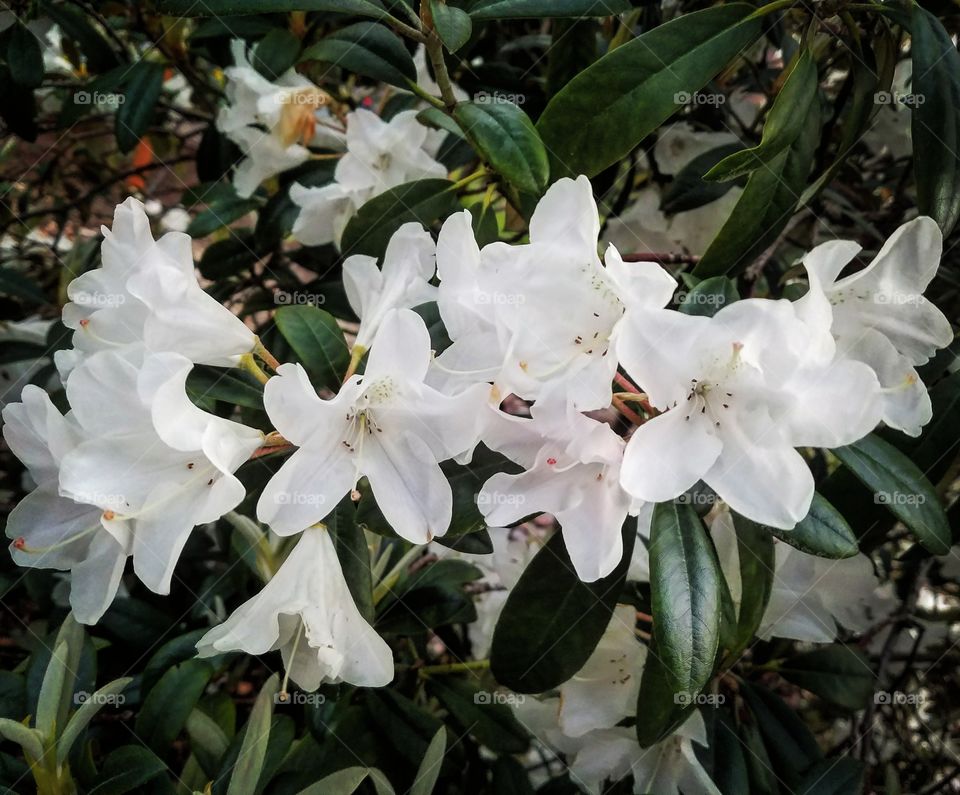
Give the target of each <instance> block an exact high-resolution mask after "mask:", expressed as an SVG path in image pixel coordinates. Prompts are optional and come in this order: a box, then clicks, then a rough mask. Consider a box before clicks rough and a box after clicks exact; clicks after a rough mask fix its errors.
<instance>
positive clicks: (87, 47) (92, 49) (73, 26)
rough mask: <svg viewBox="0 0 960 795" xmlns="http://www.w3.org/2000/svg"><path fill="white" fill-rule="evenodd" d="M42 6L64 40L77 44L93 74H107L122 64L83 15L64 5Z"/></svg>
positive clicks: (48, 3) (50, 4)
mask: <svg viewBox="0 0 960 795" xmlns="http://www.w3.org/2000/svg"><path fill="white" fill-rule="evenodd" d="M42 6H43V13H44V14H45V15H46V16H48V17H50V19H51V20H53V21H54V22H56V23H57V25H58V26H59V28H60V30H61V31H62V32H63V36H64V38H65V39H67V40H69V41H75V42H76V43H77V45H78V47H79V49H80V52H81V53H83V55H84V57H85V58H86V59H87V67H88V68H89V69H90V70H91V71H92V72H95V73H102V72H107V71H109V70H110V69H113V68H114V67H115V66H118V65H119V64H120V59H119V58H118V57H117V55H116V53H114V51H113V50H112V49H111V47H110V44H109V43H108V42H107V40H106V39H105V38H104V37H103V36H102V35H101V33H100V31H98V30H97V29H96V28H95V27H93V25H91V24H90V23H89V22H88V21H87V18H86V16H85V15H84V14H83V13H81V12H80V11H78V10H76V9H74V8H73V7H71V6H68V5H64V4H59V5H57V4H54V3H52V2H44V3H42Z"/></svg>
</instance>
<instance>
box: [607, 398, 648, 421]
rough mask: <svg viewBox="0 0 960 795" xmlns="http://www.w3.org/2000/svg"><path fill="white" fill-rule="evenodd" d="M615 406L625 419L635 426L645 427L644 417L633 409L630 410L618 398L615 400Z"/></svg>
mask: <svg viewBox="0 0 960 795" xmlns="http://www.w3.org/2000/svg"><path fill="white" fill-rule="evenodd" d="M613 405H614V407H615V408H616V410H617V411H619V412H620V413H621V414H622V415H623V416H624V417H626V418H627V419H628V420H630V422H632V423H633V424H634V425H643V417H641V416H640V415H639V414H637V413H636V412H635V411H634V410H633V409H628V408H627V406H626V404H625V403H624V402H623V401H622V400H619V399H618V398H616V397H615V398H613Z"/></svg>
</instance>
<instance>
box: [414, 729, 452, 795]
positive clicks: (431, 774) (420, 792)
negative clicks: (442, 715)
mask: <svg viewBox="0 0 960 795" xmlns="http://www.w3.org/2000/svg"><path fill="white" fill-rule="evenodd" d="M446 750H447V730H446V729H439V730H438V731H437V733H436V734H435V735H433V739H432V740H431V741H430V746H429V747H428V748H427V753H426V755H425V756H424V757H423V761H422V762H421V763H420V767H419V768H417V775H416V778H414V780H413V786H411V787H410V792H409V795H431V793H432V792H433V788H434V787H435V786H436V785H437V779H438V778H439V777H440V767H441V765H442V764H443V755H444V754H445V753H446Z"/></svg>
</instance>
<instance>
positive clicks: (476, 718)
mask: <svg viewBox="0 0 960 795" xmlns="http://www.w3.org/2000/svg"><path fill="white" fill-rule="evenodd" d="M430 689H431V690H432V691H433V692H434V693H436V694H437V697H438V698H439V699H440V700H441V701H442V702H443V704H444V705H445V706H446V707H447V709H449V710H450V712H451V714H452V715H453V717H454V719H455V720H456V721H457V723H459V724H460V725H461V726H462V727H463V728H464V729H465V730H467V731H468V732H470V734H472V735H473V736H474V737H476V738H477V740H478V741H479V742H480V743H481V744H482V745H485V746H486V747H487V748H489V749H490V750H491V751H499V752H501V753H505V754H522V753H523V752H524V751H526V750H527V748H528V747H529V745H530V738H529V737H528V736H527V732H526V730H525V729H524V728H523V726H522V724H521V723H520V722H519V721H518V720H517V719H516V718H515V717H514V715H513V710H512V709H511V708H510V707H509V706H508V705H506V704H498V703H494V701H493V698H492V695H491V694H490V693H488V692H487V691H485V690H481V689H480V688H479V686H478V683H476V682H471V681H468V680H466V679H454V678H452V677H436V678H435V679H432V680H431V681H430ZM517 698H522V696H518V697H517Z"/></svg>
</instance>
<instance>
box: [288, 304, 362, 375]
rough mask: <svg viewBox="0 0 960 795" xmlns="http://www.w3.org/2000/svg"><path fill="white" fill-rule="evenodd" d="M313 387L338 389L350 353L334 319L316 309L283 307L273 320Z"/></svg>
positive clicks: (348, 362) (311, 307) (310, 307)
mask: <svg viewBox="0 0 960 795" xmlns="http://www.w3.org/2000/svg"><path fill="white" fill-rule="evenodd" d="M274 320H275V321H276V323H277V328H279V329H280V333H281V334H283V338H284V339H285V340H286V341H287V342H289V343H290V347H291V348H293V351H294V353H296V354H297V358H298V359H299V360H300V362H301V363H302V364H303V366H304V367H305V368H306V370H307V373H308V374H309V375H310V380H311V381H312V382H313V383H314V385H315V386H328V387H331V388H334V389H335V388H337V387H338V386H340V383H341V380H342V378H343V374H344V373H345V372H346V371H347V367H349V365H350V351H349V350H348V348H347V341H346V340H345V339H344V338H343V332H342V331H341V330H340V326H338V325H337V321H336V320H335V319H334V317H333V315H331V314H330V313H329V312H325V311H323V310H322V309H318V308H317V307H315V306H283V307H280V309H278V310H277V313H276V315H275V317H274Z"/></svg>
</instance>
